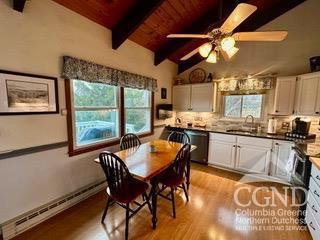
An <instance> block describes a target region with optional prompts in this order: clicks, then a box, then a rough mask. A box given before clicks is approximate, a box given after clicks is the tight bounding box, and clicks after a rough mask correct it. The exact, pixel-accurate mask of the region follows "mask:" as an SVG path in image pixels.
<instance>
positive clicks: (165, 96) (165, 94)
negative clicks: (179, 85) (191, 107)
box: [161, 88, 167, 99]
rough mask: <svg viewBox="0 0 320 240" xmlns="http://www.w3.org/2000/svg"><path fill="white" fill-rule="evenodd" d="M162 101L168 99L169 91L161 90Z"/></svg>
mask: <svg viewBox="0 0 320 240" xmlns="http://www.w3.org/2000/svg"><path fill="white" fill-rule="evenodd" d="M161 99H167V89H166V88H161Z"/></svg>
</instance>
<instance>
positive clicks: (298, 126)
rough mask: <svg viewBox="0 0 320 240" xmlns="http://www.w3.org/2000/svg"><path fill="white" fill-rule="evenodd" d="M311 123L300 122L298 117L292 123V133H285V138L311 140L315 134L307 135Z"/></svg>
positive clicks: (307, 121) (306, 121)
mask: <svg viewBox="0 0 320 240" xmlns="http://www.w3.org/2000/svg"><path fill="white" fill-rule="evenodd" d="M310 124H311V122H310V121H309V120H302V119H301V118H300V117H296V118H295V119H294V120H293V121H292V131H291V132H287V133H286V137H289V138H298V139H313V138H315V137H316V135H315V134H309V130H310Z"/></svg>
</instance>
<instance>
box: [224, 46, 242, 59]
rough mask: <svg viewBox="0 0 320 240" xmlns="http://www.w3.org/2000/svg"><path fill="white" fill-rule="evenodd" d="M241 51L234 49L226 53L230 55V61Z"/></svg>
mask: <svg viewBox="0 0 320 240" xmlns="http://www.w3.org/2000/svg"><path fill="white" fill-rule="evenodd" d="M238 51H239V48H236V47H232V48H230V49H229V50H228V51H226V53H227V54H228V57H229V59H230V58H232V57H233V56H234V55H235V54H236V53H237V52H238Z"/></svg>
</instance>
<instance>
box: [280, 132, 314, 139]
mask: <svg viewBox="0 0 320 240" xmlns="http://www.w3.org/2000/svg"><path fill="white" fill-rule="evenodd" d="M285 136H286V138H288V139H303V140H309V139H315V138H316V134H301V133H295V132H286V133H285Z"/></svg>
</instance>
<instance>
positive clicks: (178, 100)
mask: <svg viewBox="0 0 320 240" xmlns="http://www.w3.org/2000/svg"><path fill="white" fill-rule="evenodd" d="M190 99H191V85H181V86H174V87H173V108H174V109H175V110H180V111H189V110H190Z"/></svg>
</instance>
